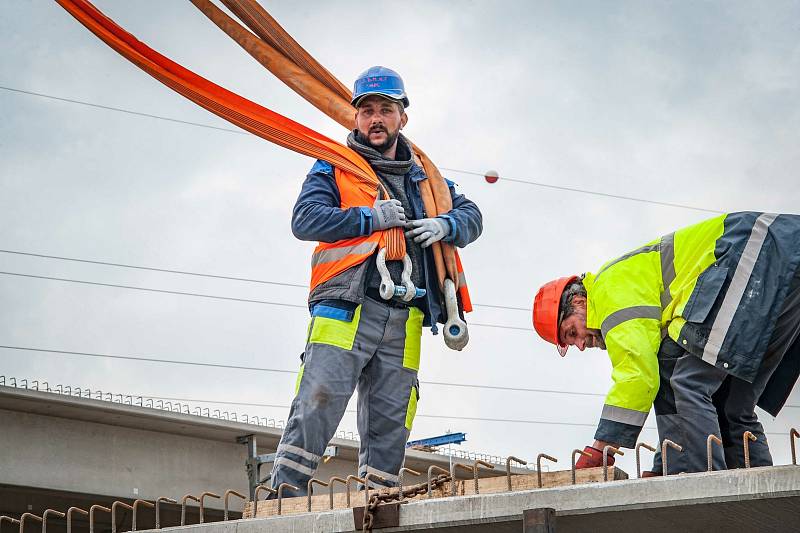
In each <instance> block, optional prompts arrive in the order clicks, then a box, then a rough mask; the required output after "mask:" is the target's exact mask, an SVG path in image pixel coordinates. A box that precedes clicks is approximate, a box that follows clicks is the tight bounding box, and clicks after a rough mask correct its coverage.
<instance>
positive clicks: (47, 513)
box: [42, 509, 65, 533]
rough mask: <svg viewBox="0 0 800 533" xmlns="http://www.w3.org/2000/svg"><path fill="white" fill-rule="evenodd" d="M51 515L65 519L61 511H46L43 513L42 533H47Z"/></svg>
mask: <svg viewBox="0 0 800 533" xmlns="http://www.w3.org/2000/svg"><path fill="white" fill-rule="evenodd" d="M50 515H55V516H57V517H59V518H64V516H65V515H64V513H62V512H61V511H56V510H55V509H45V510H44V513H42V533H47V517H48V516H50Z"/></svg>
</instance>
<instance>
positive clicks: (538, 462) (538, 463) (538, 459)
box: [536, 453, 558, 489]
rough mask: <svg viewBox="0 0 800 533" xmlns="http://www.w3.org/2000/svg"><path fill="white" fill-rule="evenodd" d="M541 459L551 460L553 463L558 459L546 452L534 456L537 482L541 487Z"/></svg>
mask: <svg viewBox="0 0 800 533" xmlns="http://www.w3.org/2000/svg"><path fill="white" fill-rule="evenodd" d="M542 459H547V460H548V461H553V462H554V463H557V462H558V459H556V458H555V457H553V456H551V455H547V454H546V453H540V454H539V455H537V456H536V478H537V481H538V482H539V488H540V489H541V488H542Z"/></svg>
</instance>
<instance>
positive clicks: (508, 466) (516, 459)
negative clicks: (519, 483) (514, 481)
mask: <svg viewBox="0 0 800 533" xmlns="http://www.w3.org/2000/svg"><path fill="white" fill-rule="evenodd" d="M511 461H514V462H515V463H519V464H521V465H523V466H525V465H527V464H528V462H527V461H523V460H522V459H520V458H519V457H514V456H513V455H509V456H508V457H507V458H506V479H507V480H508V490H509V491H510V490H511Z"/></svg>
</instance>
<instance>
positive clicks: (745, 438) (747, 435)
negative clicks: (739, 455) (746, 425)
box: [742, 431, 758, 468]
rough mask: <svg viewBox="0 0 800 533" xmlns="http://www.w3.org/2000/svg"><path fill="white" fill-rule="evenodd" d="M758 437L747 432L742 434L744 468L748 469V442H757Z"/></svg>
mask: <svg viewBox="0 0 800 533" xmlns="http://www.w3.org/2000/svg"><path fill="white" fill-rule="evenodd" d="M757 440H758V437H756V436H755V435H753V434H752V433H751V432H749V431H745V432H744V433H743V434H742V446H744V467H745V468H750V441H753V442H755V441H757Z"/></svg>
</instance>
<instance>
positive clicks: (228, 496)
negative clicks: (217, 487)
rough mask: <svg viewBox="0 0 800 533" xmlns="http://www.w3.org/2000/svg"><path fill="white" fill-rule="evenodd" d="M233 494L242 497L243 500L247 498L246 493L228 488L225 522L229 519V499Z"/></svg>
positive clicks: (223, 516) (225, 501) (223, 517)
mask: <svg viewBox="0 0 800 533" xmlns="http://www.w3.org/2000/svg"><path fill="white" fill-rule="evenodd" d="M231 495H233V496H236V497H237V498H241V499H243V500H247V496H245V495H244V494H240V493H238V492H236V491H235V490H233V489H229V490H226V491H225V499H224V505H225V514H223V515H222V520H223V521H225V522H227V521H228V499H229V498H230V497H231Z"/></svg>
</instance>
